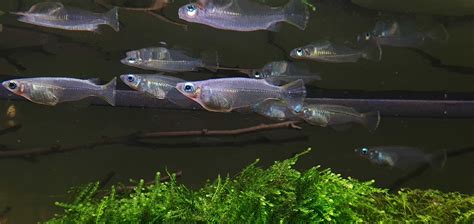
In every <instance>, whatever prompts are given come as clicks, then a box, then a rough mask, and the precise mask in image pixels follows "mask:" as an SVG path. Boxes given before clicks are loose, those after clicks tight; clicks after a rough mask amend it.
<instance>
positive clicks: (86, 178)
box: [0, 0, 474, 223]
mask: <svg viewBox="0 0 474 224" xmlns="http://www.w3.org/2000/svg"><path fill="white" fill-rule="evenodd" d="M36 2H39V1H29V0H24V1H13V0H3V1H1V2H0V10H2V11H17V10H26V9H27V8H29V6H31V5H32V4H34V3H36ZM62 2H63V3H65V4H67V5H70V6H76V7H81V8H84V9H89V10H92V11H97V12H100V11H105V9H104V8H102V7H100V6H97V5H95V4H94V3H93V2H92V1H81V0H75V1H72V0H70V1H62ZM358 2H359V3H361V2H362V4H364V5H367V6H369V7H370V6H373V8H376V9H384V4H381V3H380V2H382V3H383V1H380V2H378V3H377V4H375V3H374V2H377V1H365V2H363V1H358ZM411 2H412V1H403V2H401V3H400V5H398V6H397V8H396V10H397V11H402V12H403V11H412V12H413V11H414V12H416V11H417V9H419V12H422V13H424V14H425V15H424V16H422V17H423V18H428V19H436V20H439V21H442V22H443V23H445V25H446V28H447V30H448V32H449V33H450V39H449V40H448V41H445V42H439V43H434V44H430V45H428V46H424V48H423V50H424V51H426V52H428V53H430V54H431V55H433V56H435V57H437V58H439V59H441V60H442V61H443V63H445V64H450V65H457V66H468V67H474V41H473V40H474V18H473V17H472V16H469V15H473V14H474V7H473V6H472V4H471V3H469V1H465V2H462V1H453V2H449V3H448V2H446V3H444V4H448V5H449V10H448V11H449V13H448V14H450V15H451V17H443V16H439V15H440V14H442V13H441V12H440V10H437V9H439V8H442V6H439V4H442V2H437V3H436V4H438V6H439V7H431V5H433V4H435V3H431V1H422V0H419V1H413V2H416V4H415V3H411ZM186 3H188V1H177V2H175V3H173V4H171V5H170V6H169V7H168V8H166V9H165V10H164V13H165V14H166V15H167V16H169V17H171V18H174V19H175V20H178V19H177V15H176V12H177V8H178V7H179V6H181V5H183V4H186ZM280 3H282V2H281V1H279V2H272V3H271V4H275V5H278V4H280ZM315 3H316V5H317V7H318V10H317V12H313V13H312V14H311V20H310V23H309V26H308V28H307V30H306V31H304V32H303V31H300V30H297V29H296V28H294V27H291V26H288V25H285V26H283V29H282V30H281V32H279V33H277V34H275V35H274V36H275V41H276V42H277V43H278V44H279V45H280V46H282V47H283V48H284V49H285V50H286V51H289V50H291V49H292V48H295V47H297V46H302V45H305V44H307V43H310V42H313V41H316V40H320V39H324V38H332V39H336V40H342V41H345V40H351V41H352V40H354V38H355V36H356V35H357V34H359V33H362V32H365V31H369V30H371V29H372V28H373V26H374V24H375V22H376V20H377V18H378V17H379V16H380V15H381V14H387V13H388V12H387V11H379V10H376V9H372V10H370V9H367V8H363V7H359V6H356V5H353V4H351V3H350V2H348V1H340V0H326V1H315ZM410 4H414V6H413V7H412V6H410ZM453 4H458V6H457V7H455V6H453ZM420 5H421V6H420ZM415 6H416V7H415ZM425 6H426V7H425ZM393 7H394V6H392V4H390V3H386V5H385V9H392V8H393ZM446 7H447V8H448V6H446ZM394 9H395V8H394ZM429 9H431V11H429ZM456 9H459V10H458V11H456ZM429 14H438V15H436V16H430V15H429ZM394 15H396V14H394ZM452 15H457V16H452ZM119 16H120V21H121V23H122V27H121V31H120V32H119V33H115V32H113V30H112V29H110V28H108V27H105V28H103V29H101V34H94V33H84V32H67V31H59V30H54V29H47V28H40V27H34V26H30V25H26V24H21V23H19V22H16V21H15V17H13V16H10V15H3V16H2V17H0V19H1V21H2V23H3V24H4V25H6V26H7V27H6V28H4V32H2V33H0V45H1V49H6V48H10V47H12V46H13V45H15V46H16V45H18V46H29V45H34V44H32V43H35V41H38V39H40V38H42V37H43V35H44V34H47V35H48V36H47V38H46V39H48V40H50V39H57V41H56V43H55V44H51V43H50V42H49V44H48V46H47V48H48V49H49V50H51V51H52V52H54V54H44V53H43V52H41V51H38V50H36V49H33V48H32V49H30V48H24V49H22V50H18V51H6V50H4V52H7V53H8V55H10V57H11V58H14V59H16V61H18V62H19V63H20V64H21V65H22V66H23V67H25V68H26V70H24V71H17V70H16V69H15V67H13V66H11V64H9V63H8V62H7V61H6V60H3V59H0V71H1V73H2V74H16V75H21V76H26V77H34V76H72V77H84V78H86V77H87V78H88V77H100V78H101V79H102V80H104V81H108V80H110V79H112V78H113V77H116V76H118V75H120V74H123V73H128V72H137V73H140V72H141V73H147V72H146V71H142V70H138V69H134V68H131V67H127V66H125V65H122V64H120V62H119V59H121V58H122V57H123V56H124V52H125V51H127V50H130V49H137V48H143V47H149V46H157V45H158V44H159V42H160V41H165V42H167V43H168V44H169V45H172V46H173V45H180V46H183V47H186V48H189V49H192V50H193V51H195V52H199V51H202V50H206V49H215V50H218V52H219V55H220V59H221V63H222V64H225V65H229V66H240V67H250V68H252V67H256V68H258V67H261V66H262V65H263V64H265V63H267V62H269V61H272V60H281V59H284V55H283V53H282V52H281V51H280V50H279V49H278V48H276V47H275V46H273V45H271V44H269V43H268V33H267V32H264V31H259V32H250V33H238V32H232V31H222V30H216V29H213V28H210V27H206V26H202V25H190V26H189V30H188V31H185V30H183V29H182V28H181V27H178V26H175V25H172V24H168V23H165V22H163V21H161V20H158V19H156V18H155V17H153V16H150V15H148V14H145V13H142V12H129V11H123V10H122V11H120V13H119ZM8 26H18V27H24V28H26V29H25V32H30V31H34V33H18V34H15V35H9V34H8V33H7V32H6V31H8V29H7V28H8ZM38 32H41V33H44V34H40V33H38ZM12 36H13V37H12ZM49 45H51V46H49ZM307 64H308V65H309V66H310V67H311V69H312V70H314V71H318V72H320V73H321V76H322V77H323V81H321V82H318V83H317V86H319V87H323V88H330V89H364V90H416V91H436V90H448V91H465V92H471V91H472V87H473V84H474V76H469V75H461V74H458V73H455V72H450V71H445V70H441V69H437V68H434V67H432V66H431V65H430V64H429V63H428V62H427V61H426V60H424V59H423V58H422V57H420V56H419V55H417V54H416V53H414V52H413V51H410V50H408V49H403V48H390V47H384V48H383V59H382V61H381V62H379V63H373V62H366V61H361V62H360V63H355V64H322V63H316V62H308V63H307ZM180 77H184V78H185V79H188V80H197V79H202V78H207V77H209V76H207V75H202V74H196V73H188V74H184V75H181V76H180ZM10 104H15V106H16V107H17V111H18V112H17V113H18V114H17V117H16V122H17V123H20V124H22V125H23V128H22V129H21V130H20V131H18V132H16V133H12V134H8V135H4V136H0V143H1V144H4V145H8V146H10V147H14V148H31V147H38V146H50V145H53V144H59V145H65V146H67V145H74V144H80V143H84V142H89V141H93V140H96V139H100V138H101V136H120V135H125V134H129V133H133V132H135V131H174V130H199V129H203V128H207V129H232V128H239V127H246V126H251V125H256V124H259V123H262V122H270V121H268V120H265V119H263V118H260V117H258V116H256V115H242V114H236V113H231V114H219V113H208V112H204V111H173V110H158V109H145V108H123V107H122V108H113V107H104V106H100V107H98V106H88V105H86V104H83V103H68V104H61V105H58V106H56V107H48V106H42V105H36V104H33V103H29V102H10V101H1V102H0V112H1V114H0V116H1V117H0V119H1V120H0V122H2V123H3V122H5V117H4V116H5V115H4V112H3V111H5V110H6V108H7V107H8V106H9V105H10ZM473 134H474V120H473V119H431V118H383V119H382V122H381V125H380V128H379V129H378V130H377V131H376V132H375V133H370V132H368V131H367V130H366V129H363V128H361V127H354V128H352V129H350V130H348V131H344V132H337V131H333V130H331V129H328V128H319V127H312V126H304V130H303V131H291V130H279V131H273V132H265V133H260V134H255V135H251V136H245V137H238V138H230V139H228V138H227V139H219V138H211V139H204V138H189V139H186V140H185V141H192V142H198V143H203V142H209V141H211V142H221V141H229V140H231V141H237V142H246V141H250V140H252V139H255V138H261V137H266V138H269V139H274V140H279V139H285V138H291V137H295V136H296V137H298V136H302V137H306V138H305V139H302V140H299V141H296V142H286V143H282V142H281V141H277V143H265V144H249V145H243V146H233V147H223V146H219V147H190V148H175V147H173V148H143V147H133V146H121V145H114V146H105V147H98V148H95V149H92V150H82V151H75V152H69V153H64V154H54V155H48V156H43V157H38V158H37V159H36V160H35V161H34V162H31V161H26V160H23V159H2V160H0V173H1V175H0V209H2V208H3V207H4V206H11V207H12V211H11V213H9V214H8V219H9V221H10V222H11V223H32V222H36V221H38V220H46V219H48V218H50V217H51V216H52V215H53V214H54V213H55V212H58V209H57V208H55V207H54V206H53V203H54V202H55V201H63V200H65V199H66V198H67V197H66V191H67V190H68V189H69V188H70V187H73V186H77V185H82V184H85V183H88V182H91V181H96V180H98V179H101V178H102V177H103V176H104V175H105V174H107V173H108V172H110V171H114V172H115V173H116V175H115V176H114V178H113V179H112V182H111V183H112V184H113V183H117V182H126V181H128V179H130V178H132V179H140V178H144V179H145V180H151V179H152V178H153V177H154V175H155V172H157V171H164V170H165V168H167V169H168V170H169V171H171V172H174V171H178V170H182V171H183V176H182V177H181V178H180V179H179V182H181V183H184V184H186V185H188V186H190V187H199V186H201V185H202V184H203V183H204V182H205V181H206V180H207V179H213V178H215V177H216V176H217V175H218V174H221V175H226V174H230V175H234V174H236V173H237V172H238V171H240V170H241V169H242V168H243V167H245V166H246V165H248V164H249V163H251V162H253V161H255V159H257V158H260V159H261V163H260V164H261V165H262V166H267V165H269V164H272V163H273V161H275V160H282V159H286V158H289V157H291V156H292V155H293V154H294V153H296V152H301V151H303V150H305V149H306V148H308V147H311V148H312V149H313V150H312V151H311V153H310V154H309V155H306V156H304V157H303V158H302V159H301V160H300V162H299V164H298V167H299V168H309V167H311V166H315V165H321V166H322V167H324V168H331V169H333V170H334V171H335V172H337V173H341V174H343V175H344V176H351V177H354V178H357V179H360V180H371V179H375V180H376V185H377V186H381V187H388V186H389V185H390V184H391V183H392V182H393V181H395V180H396V179H397V178H398V177H400V176H402V175H403V174H404V173H403V172H401V171H399V170H391V169H385V168H380V167H375V166H372V165H371V164H369V163H368V162H367V161H365V160H362V159H360V158H359V157H358V156H357V155H355V154H354V152H353V149H354V148H356V147H359V146H365V145H410V146H418V147H422V148H425V149H426V150H428V151H435V150H438V149H448V150H449V149H456V148H460V147H466V146H474V139H473V137H474V136H473ZM173 141H175V142H181V141H184V140H178V139H174V140H170V141H168V142H173ZM473 161H474V153H471V154H466V155H463V156H460V157H456V158H452V159H449V160H448V161H447V163H446V165H445V167H444V169H442V170H433V171H429V172H427V173H425V174H424V175H422V176H420V177H418V178H416V179H413V180H411V181H409V182H408V183H407V184H405V185H404V187H413V188H434V189H440V190H442V191H460V192H464V193H474V175H473V174H472V170H473V169H474V163H473Z"/></svg>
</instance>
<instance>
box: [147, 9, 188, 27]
mask: <svg viewBox="0 0 474 224" xmlns="http://www.w3.org/2000/svg"><path fill="white" fill-rule="evenodd" d="M145 13H148V14H149V15H152V16H154V17H156V18H158V19H160V20H162V21H164V22H167V23H171V24H173V25H176V26H180V27H182V28H183V29H184V30H188V25H186V24H182V23H179V22H176V21H173V20H172V19H170V18H168V17H166V16H165V15H163V14H161V12H159V13H155V12H152V11H145Z"/></svg>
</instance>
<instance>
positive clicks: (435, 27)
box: [357, 18, 449, 48]
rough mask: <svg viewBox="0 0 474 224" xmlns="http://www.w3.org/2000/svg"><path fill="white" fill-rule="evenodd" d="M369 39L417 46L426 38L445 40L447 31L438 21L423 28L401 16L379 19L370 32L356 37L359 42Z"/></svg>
mask: <svg viewBox="0 0 474 224" xmlns="http://www.w3.org/2000/svg"><path fill="white" fill-rule="evenodd" d="M371 39H375V40H376V41H377V43H378V44H380V45H386V46H393V47H412V48H419V47H420V46H422V45H423V44H424V43H425V42H426V41H427V40H432V41H442V40H447V39H449V33H448V31H447V30H446V28H445V27H444V26H443V25H442V24H439V23H435V24H431V25H428V26H427V27H426V28H423V27H420V26H417V24H416V21H414V20H413V19H409V18H401V19H390V20H379V21H377V22H376V24H375V27H374V29H373V30H372V31H371V32H366V33H364V34H361V35H359V36H358V37H357V40H358V41H359V42H364V41H370V40H371Z"/></svg>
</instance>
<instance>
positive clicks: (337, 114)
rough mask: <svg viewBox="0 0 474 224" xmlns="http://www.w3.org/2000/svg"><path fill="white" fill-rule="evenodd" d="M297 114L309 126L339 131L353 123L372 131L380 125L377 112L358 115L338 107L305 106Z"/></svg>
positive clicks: (351, 109)
mask: <svg viewBox="0 0 474 224" xmlns="http://www.w3.org/2000/svg"><path fill="white" fill-rule="evenodd" d="M300 111H301V112H300V113H299V115H300V116H301V118H302V119H304V120H305V121H306V122H307V123H309V124H311V125H318V126H321V127H327V126H329V127H332V128H334V129H335V130H341V129H344V128H346V127H348V126H350V125H351V124H353V123H356V124H361V125H363V126H365V127H367V128H368V129H369V130H371V131H374V130H375V129H377V127H378V126H379V123H380V113H379V112H378V111H375V112H369V113H359V112H357V111H356V110H355V109H354V108H351V107H345V106H340V105H327V104H305V105H304V106H303V107H302V108H301V110H300Z"/></svg>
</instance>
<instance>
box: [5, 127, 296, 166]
mask: <svg viewBox="0 0 474 224" xmlns="http://www.w3.org/2000/svg"><path fill="white" fill-rule="evenodd" d="M298 123H299V121H286V122H280V123H274V124H260V125H257V126H252V127H247V128H240V129H233V130H207V129H203V130H198V131H171V132H144V133H143V132H142V133H134V134H130V135H125V136H118V137H112V138H107V137H104V138H102V139H100V140H98V141H95V142H91V143H86V144H80V145H73V146H67V147H64V146H60V145H53V146H48V147H37V148H31V149H9V148H7V147H4V149H3V151H2V150H0V159H1V158H34V157H36V156H41V155H49V154H57V153H65V152H71V151H76V150H81V149H93V148H96V147H100V146H110V145H131V146H138V147H145V148H167V147H175V148H176V147H177V148H185V147H193V146H196V145H198V146H222V145H227V144H228V145H245V143H236V142H235V141H228V142H216V143H212V142H211V143H208V144H203V143H199V142H198V143H189V142H182V143H174V144H166V143H152V142H146V141H144V140H145V139H159V138H171V137H174V138H176V137H193V136H196V137H199V136H200V137H211V136H236V135H243V134H251V133H255V132H260V131H267V130H275V129H298V130H299V129H301V127H300V126H297V124H298ZM287 140H301V138H290V139H287ZM271 141H272V140H270V139H266V138H260V139H253V140H249V141H248V143H247V144H249V143H250V144H258V143H262V142H264V143H268V142H271Z"/></svg>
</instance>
